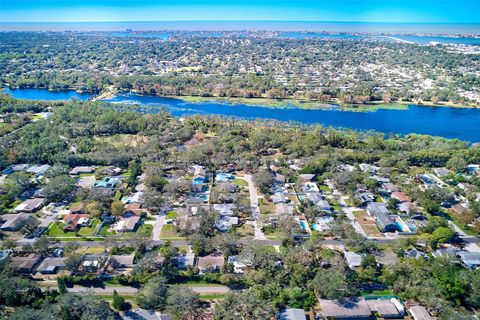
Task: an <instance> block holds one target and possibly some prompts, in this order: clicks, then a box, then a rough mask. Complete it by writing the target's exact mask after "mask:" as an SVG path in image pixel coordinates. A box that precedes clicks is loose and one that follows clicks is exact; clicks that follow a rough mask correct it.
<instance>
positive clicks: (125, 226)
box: [115, 216, 140, 231]
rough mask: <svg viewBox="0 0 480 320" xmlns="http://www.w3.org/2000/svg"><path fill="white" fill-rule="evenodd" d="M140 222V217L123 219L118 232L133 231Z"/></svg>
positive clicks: (118, 225)
mask: <svg viewBox="0 0 480 320" xmlns="http://www.w3.org/2000/svg"><path fill="white" fill-rule="evenodd" d="M139 221H140V217H139V216H131V217H122V218H121V219H120V221H119V222H118V224H117V226H116V228H115V229H116V230H117V231H122V230H125V231H126V230H129V231H131V230H133V229H135V227H136V226H137V223H138V222H139Z"/></svg>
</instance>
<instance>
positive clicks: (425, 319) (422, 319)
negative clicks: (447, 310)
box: [408, 305, 435, 320]
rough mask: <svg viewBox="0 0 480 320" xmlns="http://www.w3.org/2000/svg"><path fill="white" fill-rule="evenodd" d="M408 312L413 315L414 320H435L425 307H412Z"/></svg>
mask: <svg viewBox="0 0 480 320" xmlns="http://www.w3.org/2000/svg"><path fill="white" fill-rule="evenodd" d="M408 312H410V314H411V315H412V317H413V320H435V318H433V317H432V316H431V315H430V313H429V312H428V310H427V308H425V307H424V306H419V305H414V306H411V307H410V308H409V309H408Z"/></svg>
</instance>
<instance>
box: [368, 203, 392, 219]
mask: <svg viewBox="0 0 480 320" xmlns="http://www.w3.org/2000/svg"><path fill="white" fill-rule="evenodd" d="M367 210H368V212H369V213H370V215H373V216H374V215H377V214H378V213H386V214H388V213H389V212H388V208H387V205H386V204H385V203H379V202H369V203H368V204H367Z"/></svg>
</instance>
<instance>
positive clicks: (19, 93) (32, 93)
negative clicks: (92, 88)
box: [0, 87, 92, 101]
mask: <svg viewBox="0 0 480 320" xmlns="http://www.w3.org/2000/svg"><path fill="white" fill-rule="evenodd" d="M0 93H8V94H10V95H11V96H12V97H14V98H18V99H27V100H50V101H52V100H70V99H73V98H75V99H78V100H88V99H90V98H91V97H92V94H90V93H80V92H76V91H73V90H68V91H50V90H48V89H35V88H29V89H10V88H8V87H4V88H3V90H2V91H0Z"/></svg>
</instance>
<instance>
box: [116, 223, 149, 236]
mask: <svg viewBox="0 0 480 320" xmlns="http://www.w3.org/2000/svg"><path fill="white" fill-rule="evenodd" d="M152 230H153V226H152V225H151V224H142V225H141V226H139V227H138V228H137V231H135V232H124V233H123V234H122V235H121V237H122V238H129V237H133V236H145V237H149V236H151V235H152Z"/></svg>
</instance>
